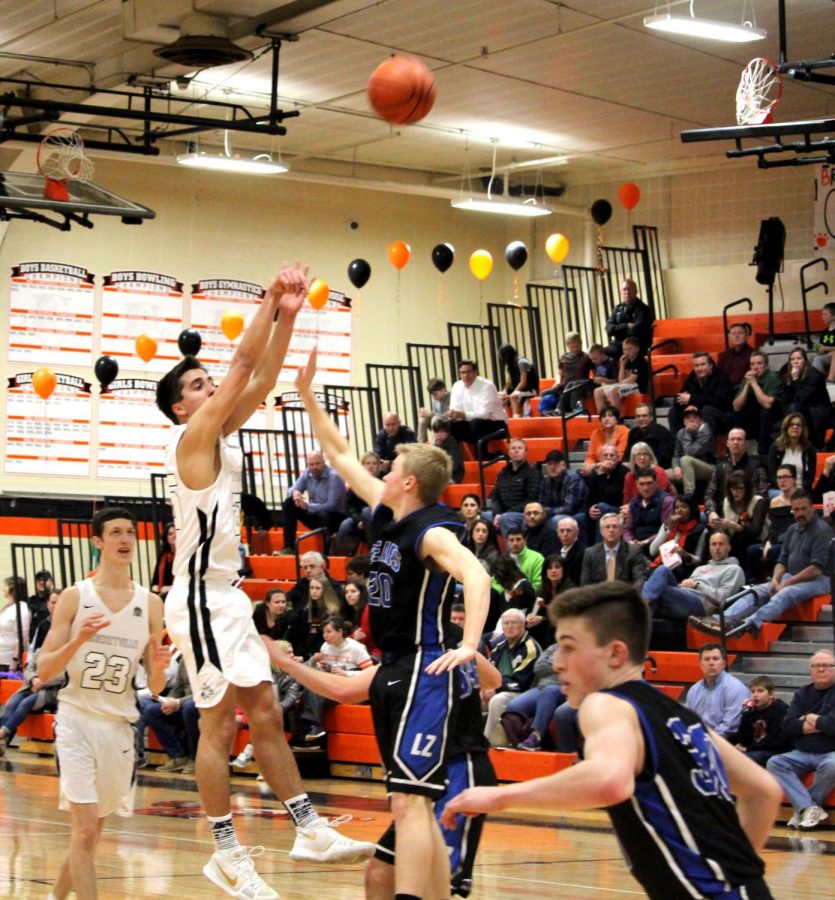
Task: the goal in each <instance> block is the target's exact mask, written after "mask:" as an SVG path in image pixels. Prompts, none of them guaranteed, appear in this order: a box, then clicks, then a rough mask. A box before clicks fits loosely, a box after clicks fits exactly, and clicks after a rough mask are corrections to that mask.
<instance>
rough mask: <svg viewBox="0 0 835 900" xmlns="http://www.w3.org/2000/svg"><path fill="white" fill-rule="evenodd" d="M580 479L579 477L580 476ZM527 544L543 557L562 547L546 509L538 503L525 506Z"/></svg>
mask: <svg viewBox="0 0 835 900" xmlns="http://www.w3.org/2000/svg"><path fill="white" fill-rule="evenodd" d="M578 477H579V476H578ZM524 515H525V525H524V528H525V543H526V544H527V545H528V547H530V548H531V550H536V552H537V553H541V554H542V555H543V556H549V555H550V554H551V553H556V552H557V550H558V549H559V546H560V539H559V538H558V537H557V529H556V527H555V524H554V522H553V521H549V520H548V516H547V514H546V512H545V507H544V506H543V505H542V504H541V503H537V502H536V501H534V502H531V503H526V504H525V513H524Z"/></svg>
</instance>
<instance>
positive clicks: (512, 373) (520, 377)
mask: <svg viewBox="0 0 835 900" xmlns="http://www.w3.org/2000/svg"><path fill="white" fill-rule="evenodd" d="M499 366H500V367H501V370H502V373H503V377H504V388H503V389H502V391H501V393H500V394H499V397H500V398H501V399H502V400H506V401H507V402H508V403H509V404H510V412H511V415H512V416H513V418H514V419H516V418H518V417H519V416H523V415H525V416H527V415H530V403H528V401H529V400H530V399H531V397H536V396H538V395H539V373H538V372H537V370H536V366H535V365H534V364H533V363H532V362H531V361H530V360H529V359H527V358H526V357H524V356H519V353H518V351H517V350H516V348H515V347H514V346H513V344H502V346H501V347H499Z"/></svg>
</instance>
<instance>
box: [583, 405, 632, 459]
mask: <svg viewBox="0 0 835 900" xmlns="http://www.w3.org/2000/svg"><path fill="white" fill-rule="evenodd" d="M628 439H629V429H628V428H627V427H626V426H625V425H621V424H620V423H619V422H618V411H617V410H616V409H615V408H614V407H613V406H604V407H603V409H601V410H600V425H599V426H598V427H597V428H595V429H594V431H593V432H592V433H591V438H590V439H589V449H588V450H587V451H586V458H585V459H584V460H583V466H582V468H581V469H580V472H581V474H582V475H584V476H586V475H590V474H591V471H592V469H593V468H594V467H595V466H596V465H597V457H598V455H599V453H600V450H601V448H602V447H604V446H605V445H606V444H614V446H615V447H617V450H618V459H623V457H624V454H625V453H626V442H627V440H628Z"/></svg>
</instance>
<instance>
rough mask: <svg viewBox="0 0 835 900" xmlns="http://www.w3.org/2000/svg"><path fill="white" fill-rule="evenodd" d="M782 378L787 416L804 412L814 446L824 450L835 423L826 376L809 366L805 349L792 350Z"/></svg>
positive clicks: (782, 370)
mask: <svg viewBox="0 0 835 900" xmlns="http://www.w3.org/2000/svg"><path fill="white" fill-rule="evenodd" d="M780 375H781V377H782V379H783V409H784V410H785V411H786V413H800V414H801V415H802V416H803V418H804V419H805V420H806V425H807V427H808V430H809V434H810V435H811V441H812V443H813V444H814V445H815V446H817V447H823V438H824V433H825V432H826V429H827V428H829V426H830V424H831V421H832V402H831V401H830V399H829V391H828V390H827V389H826V376H824V375H821V373H820V372H818V370H817V369H816V368H814V366H810V365H809V363H808V360H807V359H806V351H805V350H804V349H803V348H802V347H795V348H794V349H793V350H792V352H791V353H790V354H789V361H788V363H786V365H785V366H783V368H782V369H781V370H780ZM789 462H793V460H789Z"/></svg>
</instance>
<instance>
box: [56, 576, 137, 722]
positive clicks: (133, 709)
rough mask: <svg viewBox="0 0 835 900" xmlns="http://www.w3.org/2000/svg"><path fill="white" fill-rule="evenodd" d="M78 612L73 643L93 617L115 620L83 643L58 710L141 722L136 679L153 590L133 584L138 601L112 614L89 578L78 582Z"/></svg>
mask: <svg viewBox="0 0 835 900" xmlns="http://www.w3.org/2000/svg"><path fill="white" fill-rule="evenodd" d="M76 587H77V588H78V593H79V599H78V611H77V612H76V614H75V618H74V619H73V622H72V626H71V628H70V639H72V638H74V637H75V636H76V635H77V634H78V631H79V628H80V626H81V622H82V620H84V619H86V618H87V617H88V616H89V615H92V614H93V613H97V612H98V613H104V614H105V615H106V616H107V618H108V619H109V620H110V624H109V625H108V626H107V627H106V628H102V630H101V631H99V632H98V633H97V634H94V635H93V636H92V637H91V638H89V639H88V640H87V642H86V643H85V644H83V645H82V646H81V647H80V648H79V650H78V651H77V652H76V654H75V656H73V658H72V660H71V661H70V663H69V665H68V666H67V684H66V686H65V687H63V688H62V689H61V691H60V693H59V694H58V704H59V707H63V706H72V707H74V708H75V709H79V710H82V711H84V712H88V713H94V714H95V715H98V716H107V717H109V718H117V719H125V720H127V721H128V722H135V721H136V720H137V719H138V718H139V710H138V709H137V705H136V692H135V690H134V687H133V677H134V675H135V674H136V667H137V664H138V663H139V659H140V657H141V656H142V654H143V652H144V651H145V647H146V646H147V645H148V639H149V635H150V626H149V624H148V591H146V590H145V588H143V587H140V586H139V585H138V584H134V585H133V597H132V598H131V600H130V602H129V603H126V604H125V606H124V608H123V609H121V610H120V611H119V612H117V613H113V612H111V611H110V609H109V608H108V607H107V605H106V604H105V603H104V601H103V600H102V599H101V597H99V595H98V594H97V593H96V588H95V586H94V585H93V581H92V579H90V578H86V579H85V580H84V581H79V582H78V584H77V585H76Z"/></svg>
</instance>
